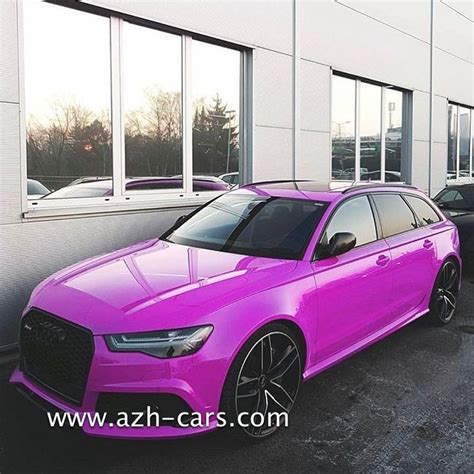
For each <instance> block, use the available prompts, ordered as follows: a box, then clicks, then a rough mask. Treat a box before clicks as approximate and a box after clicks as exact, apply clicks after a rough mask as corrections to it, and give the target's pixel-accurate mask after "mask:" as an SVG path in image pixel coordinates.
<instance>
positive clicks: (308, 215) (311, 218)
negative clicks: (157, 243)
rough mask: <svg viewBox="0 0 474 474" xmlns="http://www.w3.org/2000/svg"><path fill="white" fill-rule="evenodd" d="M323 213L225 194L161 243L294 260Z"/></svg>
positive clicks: (301, 204)
mask: <svg viewBox="0 0 474 474" xmlns="http://www.w3.org/2000/svg"><path fill="white" fill-rule="evenodd" d="M326 208H327V204H326V203H323V202H313V201H307V200H302V199H286V198H280V197H268V196H249V195H246V194H224V195H223V196H221V197H219V198H217V199H216V200H214V201H212V202H211V203H209V204H208V205H207V206H205V207H203V208H202V209H201V210H200V211H198V212H197V213H196V214H194V215H193V216H192V217H191V218H190V219H188V220H187V221H185V222H184V223H183V224H182V225H181V226H180V227H178V228H177V229H176V230H172V231H171V232H168V233H166V234H165V235H164V236H163V237H162V238H164V239H165V240H168V241H170V242H175V243H178V244H183V245H189V246H191V247H198V248H206V249H212V250H219V251H221V252H231V253H238V254H244V255H255V256H261V257H274V258H288V259H298V258H300V257H301V255H302V253H303V252H304V250H305V248H306V245H307V243H308V240H309V239H310V237H311V235H312V233H313V231H314V229H315V227H316V226H317V224H318V222H319V220H320V219H321V217H322V216H323V214H324V211H325V210H326Z"/></svg>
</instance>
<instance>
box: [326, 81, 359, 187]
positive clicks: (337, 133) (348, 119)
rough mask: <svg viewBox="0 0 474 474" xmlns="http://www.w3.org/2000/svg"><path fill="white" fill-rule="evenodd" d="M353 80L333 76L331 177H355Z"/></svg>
mask: <svg viewBox="0 0 474 474" xmlns="http://www.w3.org/2000/svg"><path fill="white" fill-rule="evenodd" d="M355 91H356V89H355V81H354V80H353V79H348V78H345V77H341V76H333V81H332V122H331V135H332V179H333V180H354V179H355Z"/></svg>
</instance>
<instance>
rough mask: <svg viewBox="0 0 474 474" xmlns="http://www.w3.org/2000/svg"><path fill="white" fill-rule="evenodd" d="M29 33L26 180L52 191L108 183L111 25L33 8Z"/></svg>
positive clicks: (27, 12)
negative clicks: (82, 182)
mask: <svg viewBox="0 0 474 474" xmlns="http://www.w3.org/2000/svg"><path fill="white" fill-rule="evenodd" d="M45 25H54V28H51V27H50V26H48V28H45ZM24 30H25V33H26V34H25V41H24V51H25V53H24V54H25V93H26V94H25V95H26V97H25V104H26V137H27V170H28V178H30V179H34V180H36V181H38V182H39V183H41V184H43V185H44V186H46V187H47V188H48V189H50V190H51V191H54V190H58V189H60V188H63V187H64V186H67V185H68V184H70V183H71V182H72V181H74V180H75V179H77V178H80V177H83V176H95V177H98V176H100V177H106V176H108V177H109V178H110V177H111V176H112V148H111V107H110V103H111V89H110V66H109V64H110V51H109V42H110V39H109V38H110V21H109V20H108V19H107V18H104V17H101V16H95V15H90V14H88V13H84V12H80V11H75V10H71V9H69V8H64V7H60V6H57V5H52V4H49V3H44V2H40V1H28V2H25V3H24ZM84 32H87V34H84ZM110 187H111V184H110ZM69 195H70V194H67V195H59V196H58V195H57V194H55V193H52V194H50V195H49V198H50V199H52V198H55V197H69ZM30 197H32V198H34V199H38V196H37V195H31V194H30Z"/></svg>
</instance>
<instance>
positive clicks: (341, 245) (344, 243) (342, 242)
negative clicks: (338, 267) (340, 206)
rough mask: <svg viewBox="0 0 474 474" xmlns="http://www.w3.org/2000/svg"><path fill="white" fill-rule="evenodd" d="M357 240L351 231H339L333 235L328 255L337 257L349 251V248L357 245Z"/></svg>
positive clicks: (328, 247)
mask: <svg viewBox="0 0 474 474" xmlns="http://www.w3.org/2000/svg"><path fill="white" fill-rule="evenodd" d="M356 240H357V239H356V236H355V235H354V234H352V233H351V232H338V233H337V234H334V235H333V236H332V237H331V240H330V241H329V244H328V246H327V251H326V255H327V256H328V257H336V256H337V255H342V254H343V253H346V252H349V250H352V249H353V248H354V247H355V244H356Z"/></svg>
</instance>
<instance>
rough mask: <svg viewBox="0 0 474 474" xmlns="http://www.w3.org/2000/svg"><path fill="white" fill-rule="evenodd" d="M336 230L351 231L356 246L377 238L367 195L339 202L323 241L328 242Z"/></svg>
mask: <svg viewBox="0 0 474 474" xmlns="http://www.w3.org/2000/svg"><path fill="white" fill-rule="evenodd" d="M338 232H351V233H353V234H354V235H355V237H356V247H358V246H360V245H364V244H367V243H369V242H373V241H374V240H377V231H376V229H375V222H374V216H373V214H372V209H371V207H370V203H369V200H368V198H367V196H360V197H356V198H353V199H350V200H349V201H346V202H344V203H343V204H341V206H340V207H339V208H338V209H337V210H336V211H335V213H334V216H333V217H332V218H331V220H330V222H329V225H328V226H327V228H326V232H325V233H324V237H323V239H322V240H323V242H325V243H329V242H330V240H331V238H332V237H333V236H334V234H337V233H338Z"/></svg>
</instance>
